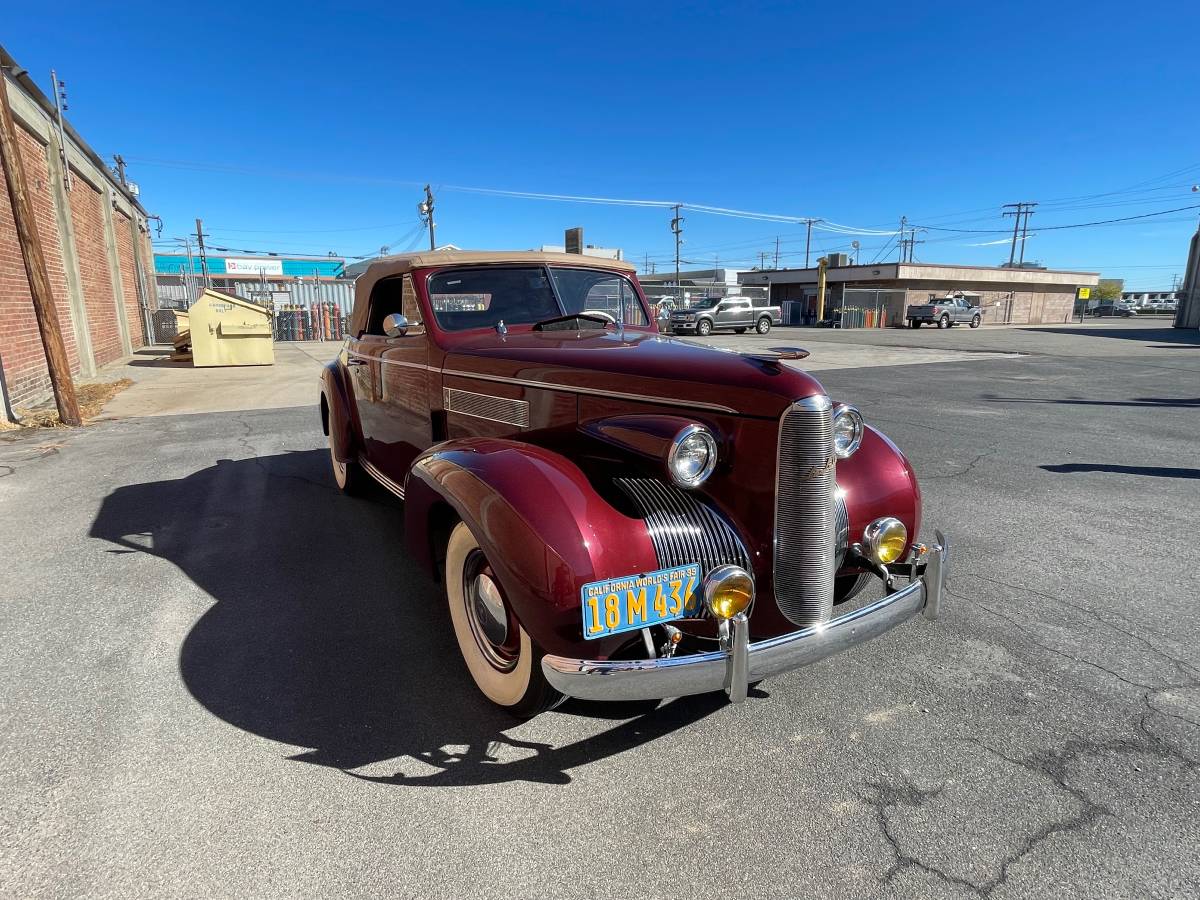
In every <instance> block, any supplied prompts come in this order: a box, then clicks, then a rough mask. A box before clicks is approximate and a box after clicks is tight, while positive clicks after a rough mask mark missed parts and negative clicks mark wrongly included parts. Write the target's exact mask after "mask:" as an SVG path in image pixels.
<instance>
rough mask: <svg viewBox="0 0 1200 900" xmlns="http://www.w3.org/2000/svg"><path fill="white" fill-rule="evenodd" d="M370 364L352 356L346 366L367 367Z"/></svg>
mask: <svg viewBox="0 0 1200 900" xmlns="http://www.w3.org/2000/svg"><path fill="white" fill-rule="evenodd" d="M368 362H369V360H365V359H359V358H358V357H355V356H352V357H350V358H349V359H348V360H346V365H348V366H365V365H366V364H367V363H368Z"/></svg>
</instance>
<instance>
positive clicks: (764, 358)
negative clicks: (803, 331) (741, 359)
mask: <svg viewBox="0 0 1200 900" xmlns="http://www.w3.org/2000/svg"><path fill="white" fill-rule="evenodd" d="M744 355H745V356H748V357H750V358H751V359H757V360H759V361H761V362H765V363H779V362H782V361H783V360H785V359H805V358H806V357H808V356H809V352H808V351H807V350H805V349H804V348H803V347H768V348H767V349H766V350H765V351H764V352H762V353H746V354H744Z"/></svg>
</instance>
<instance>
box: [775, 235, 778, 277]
mask: <svg viewBox="0 0 1200 900" xmlns="http://www.w3.org/2000/svg"><path fill="white" fill-rule="evenodd" d="M775 268H776V269H778V268H779V235H775Z"/></svg>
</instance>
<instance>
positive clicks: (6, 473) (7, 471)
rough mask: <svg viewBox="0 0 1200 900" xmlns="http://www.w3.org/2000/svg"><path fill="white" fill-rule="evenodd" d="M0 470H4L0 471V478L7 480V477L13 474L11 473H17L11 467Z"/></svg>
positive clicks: (2, 467) (0, 467) (3, 467)
mask: <svg viewBox="0 0 1200 900" xmlns="http://www.w3.org/2000/svg"><path fill="white" fill-rule="evenodd" d="M0 469H3V470H4V471H0V478H7V477H8V476H9V475H11V474H13V472H15V471H17V470H16V469H15V468H14V467H12V466H0Z"/></svg>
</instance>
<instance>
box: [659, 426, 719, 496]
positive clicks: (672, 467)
mask: <svg viewBox="0 0 1200 900" xmlns="http://www.w3.org/2000/svg"><path fill="white" fill-rule="evenodd" d="M716 465H717V441H716V439H715V438H714V437H713V436H712V432H710V431H709V430H708V429H707V428H705V427H704V426H703V425H689V426H688V427H687V428H684V429H683V430H682V431H680V432H679V434H677V435H675V439H674V440H673V441H671V449H670V450H669V451H668V452H667V471H668V472H670V473H671V480H673V481H674V482H675V483H676V484H677V485H679V486H680V487H685V488H694V487H699V486H700V485H702V484H704V482H705V480H706V479H707V478H708V476H709V475H711V474H712V470H713V469H714V468H716Z"/></svg>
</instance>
